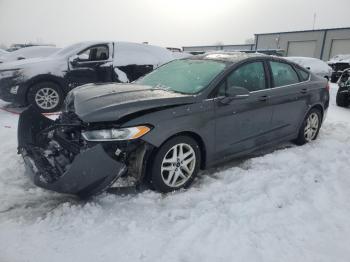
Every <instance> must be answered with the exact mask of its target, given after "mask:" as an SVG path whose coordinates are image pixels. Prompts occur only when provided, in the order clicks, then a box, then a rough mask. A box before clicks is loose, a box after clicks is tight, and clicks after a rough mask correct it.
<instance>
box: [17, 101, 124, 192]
mask: <svg viewBox="0 0 350 262" xmlns="http://www.w3.org/2000/svg"><path fill="white" fill-rule="evenodd" d="M53 124H54V121H53V120H50V119H48V118H46V117H44V116H43V115H41V114H40V113H38V112H37V111H36V110H34V109H33V108H31V107H29V108H28V109H27V110H25V111H24V112H23V113H22V114H21V115H20V118H19V123H18V152H19V153H20V154H21V155H22V156H23V159H24V162H25V166H26V169H27V170H28V173H29V175H30V178H31V179H32V181H33V182H34V184H35V185H37V186H39V187H42V188H45V189H48V190H52V191H56V192H59V193H67V194H74V195H78V196H80V197H83V198H86V197H89V196H92V195H96V194H98V193H101V192H103V191H104V190H106V189H108V188H109V187H110V186H111V185H112V184H113V183H114V182H115V180H117V179H118V178H119V177H120V176H122V175H123V174H125V173H126V172H127V166H126V165H125V164H124V163H121V162H118V161H116V160H115V159H112V158H111V157H110V156H109V155H108V154H107V153H106V152H105V150H104V149H103V147H102V145H101V144H97V145H95V146H93V147H90V148H87V149H84V150H82V151H81V152H80V153H78V154H77V155H76V156H75V157H74V160H73V161H72V163H70V164H69V165H68V166H67V168H66V170H65V171H64V172H59V170H55V165H52V164H50V162H49V161H48V159H47V158H46V156H45V155H44V153H43V152H42V150H40V148H42V147H43V146H44V143H43V141H40V140H39V139H38V134H39V133H40V131H41V130H43V129H45V128H48V127H49V126H52V125H53ZM56 172H57V173H56Z"/></svg>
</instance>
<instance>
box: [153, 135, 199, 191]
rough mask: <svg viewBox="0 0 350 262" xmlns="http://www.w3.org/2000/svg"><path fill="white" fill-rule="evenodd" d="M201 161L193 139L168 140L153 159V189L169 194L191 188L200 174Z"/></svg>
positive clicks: (182, 137) (180, 137) (184, 137)
mask: <svg viewBox="0 0 350 262" xmlns="http://www.w3.org/2000/svg"><path fill="white" fill-rule="evenodd" d="M200 161H201V154H200V148H199V146H198V143H197V142H196V141H195V140H194V139H192V138H191V137H188V136H177V137H174V138H172V139H170V140H168V141H167V142H165V143H164V144H163V145H162V146H161V147H160V148H159V150H158V151H157V152H156V154H155V156H154V158H153V162H152V167H151V174H150V183H151V186H152V188H154V189H155V190H156V191H158V192H161V193H168V192H172V191H175V190H178V189H181V188H187V187H189V186H190V185H191V183H192V182H193V180H194V178H195V177H196V175H197V173H198V170H199V167H200Z"/></svg>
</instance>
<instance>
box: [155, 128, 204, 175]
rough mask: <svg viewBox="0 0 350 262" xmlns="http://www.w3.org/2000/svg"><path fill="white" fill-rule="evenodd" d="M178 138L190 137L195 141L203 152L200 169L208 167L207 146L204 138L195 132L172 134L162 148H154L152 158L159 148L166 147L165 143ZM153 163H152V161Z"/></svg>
mask: <svg viewBox="0 0 350 262" xmlns="http://www.w3.org/2000/svg"><path fill="white" fill-rule="evenodd" d="M177 136H188V137H190V138H192V139H194V140H195V141H196V142H197V144H198V146H199V150H200V152H201V164H200V169H202V170H203V169H205V168H206V165H207V148H206V145H205V142H204V140H203V138H202V137H201V136H200V135H199V134H198V133H196V132H193V131H181V132H178V133H175V134H172V135H171V136H169V137H168V138H167V139H165V140H164V141H163V142H162V143H161V145H160V146H158V147H156V148H154V149H153V150H152V152H151V155H150V158H152V157H153V156H154V155H155V154H156V152H157V151H158V149H159V148H161V147H162V145H164V143H166V142H167V141H169V140H170V139H172V138H174V137H177ZM150 162H151V161H150Z"/></svg>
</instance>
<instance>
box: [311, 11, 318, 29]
mask: <svg viewBox="0 0 350 262" xmlns="http://www.w3.org/2000/svg"><path fill="white" fill-rule="evenodd" d="M316 17H317V14H316V13H314V22H313V24H312V30H315V24H316Z"/></svg>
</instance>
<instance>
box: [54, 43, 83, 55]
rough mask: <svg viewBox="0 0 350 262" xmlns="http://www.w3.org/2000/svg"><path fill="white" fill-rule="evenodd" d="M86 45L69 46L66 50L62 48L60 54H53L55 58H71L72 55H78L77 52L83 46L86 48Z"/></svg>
mask: <svg viewBox="0 0 350 262" xmlns="http://www.w3.org/2000/svg"><path fill="white" fill-rule="evenodd" d="M84 45H85V43H77V44H73V45H70V46H67V47H65V48H62V49H61V50H59V51H58V52H56V53H54V54H52V55H53V56H70V55H72V54H75V53H76V50H80V49H81V47H82V46H84Z"/></svg>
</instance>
